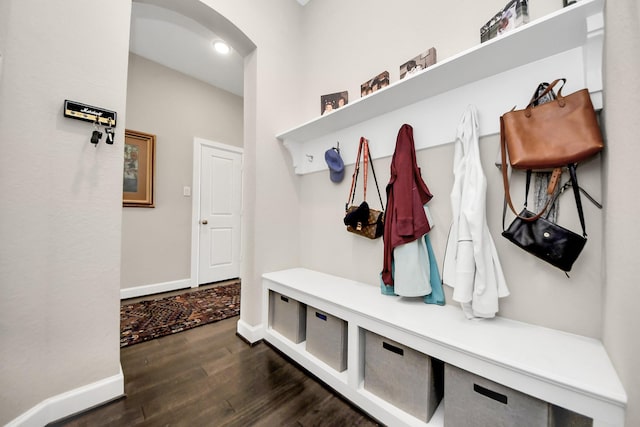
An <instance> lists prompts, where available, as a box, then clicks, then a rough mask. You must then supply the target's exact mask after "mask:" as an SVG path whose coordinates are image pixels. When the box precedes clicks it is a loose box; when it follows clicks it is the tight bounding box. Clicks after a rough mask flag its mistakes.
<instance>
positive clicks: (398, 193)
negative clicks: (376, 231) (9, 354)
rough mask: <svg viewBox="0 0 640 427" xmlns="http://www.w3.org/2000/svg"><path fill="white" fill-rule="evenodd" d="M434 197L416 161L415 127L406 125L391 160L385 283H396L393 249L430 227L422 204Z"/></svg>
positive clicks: (385, 238) (385, 222) (402, 129)
mask: <svg viewBox="0 0 640 427" xmlns="http://www.w3.org/2000/svg"><path fill="white" fill-rule="evenodd" d="M432 197H433V195H432V194H431V192H430V191H429V188H427V184H425V182H424V181H423V180H422V177H421V175H420V168H419V167H418V164H417V162H416V149H415V145H414V142H413V128H412V127H411V126H409V125H407V124H404V125H402V127H401V128H400V131H399V132H398V138H397V140H396V149H395V151H394V153H393V159H392V160H391V179H390V180H389V183H388V184H387V208H386V210H385V221H384V265H383V268H382V281H383V282H384V284H385V285H388V286H391V285H393V275H392V274H391V264H392V261H393V249H394V248H395V247H397V246H400V245H403V244H405V243H409V242H412V241H414V240H417V239H419V238H420V237H422V236H424V235H425V234H426V233H428V232H429V230H431V224H429V221H428V220H427V215H426V214H425V212H424V207H423V206H424V204H425V203H427V202H428V201H429V200H431V198H432Z"/></svg>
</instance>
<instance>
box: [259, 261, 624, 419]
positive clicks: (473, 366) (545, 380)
mask: <svg viewBox="0 0 640 427" xmlns="http://www.w3.org/2000/svg"><path fill="white" fill-rule="evenodd" d="M270 290H274V291H276V292H278V293H281V294H283V295H287V296H289V297H291V298H294V299H296V300H298V301H300V302H302V303H305V304H307V305H310V306H313V307H315V308H317V309H319V310H323V311H326V312H327V313H330V314H331V315H333V316H336V317H338V318H341V319H343V320H345V321H347V322H348V324H349V346H348V351H349V353H348V368H347V371H345V372H343V373H340V374H338V373H335V372H331V370H330V368H328V367H327V366H326V365H325V364H324V363H320V362H319V361H317V359H315V358H313V357H310V355H308V354H307V353H306V352H305V351H304V350H303V347H304V346H301V345H292V344H289V343H287V342H286V339H285V340H283V339H281V338H279V337H278V335H279V334H277V332H274V331H272V330H270V329H269V328H268V303H267V304H266V306H264V307H263V325H264V326H265V334H264V338H265V340H267V341H269V342H270V343H272V344H273V345H275V346H276V347H278V348H279V349H280V350H281V351H283V352H285V353H287V354H289V355H290V356H291V357H292V358H293V359H294V360H295V361H296V362H298V363H300V364H301V365H302V366H304V367H305V368H306V369H308V370H309V371H310V372H312V373H313V374H314V375H316V376H318V377H319V378H320V379H321V380H323V381H325V382H326V383H327V384H329V385H330V386H331V387H333V388H334V389H335V390H336V391H338V392H339V393H341V394H342V395H344V396H345V397H346V398H348V399H350V400H351V401H353V402H354V403H355V404H356V405H358V406H360V407H361V408H363V409H364V410H365V411H366V412H369V413H370V414H372V415H373V416H374V417H376V418H378V419H380V420H381V421H382V422H384V423H387V424H389V425H413V426H425V425H432V426H433V425H441V424H438V423H437V422H436V421H432V422H430V423H429V424H426V423H424V422H420V421H419V420H417V419H415V418H413V417H411V416H408V415H407V414H406V413H404V412H403V411H401V410H399V409H397V408H394V407H393V406H392V405H390V404H387V405H380V404H379V402H377V400H376V399H372V398H370V393H364V392H363V390H362V388H361V384H362V381H363V377H362V375H363V368H362V364H363V353H362V352H363V350H362V342H361V341H360V335H361V331H362V330H369V331H372V332H375V333H377V334H379V335H382V336H384V337H387V338H389V339H391V340H394V341H397V342H399V343H402V344H404V345H406V346H408V347H411V348H413V349H415V350H418V351H420V352H422V353H424V354H428V355H430V356H433V357H435V358H438V359H440V360H443V361H444V362H447V363H450V364H452V365H455V366H458V367H460V368H462V369H465V370H467V371H470V372H473V373H476V374H477V375H480V376H483V377H485V378H488V379H490V380H492V381H495V382H497V383H500V384H504V385H505V386H507V387H511V388H513V389H516V390H519V391H521V392H523V393H526V394H529V395H531V396H534V397H537V398H539V399H542V400H544V401H547V402H550V403H553V404H555V405H558V406H560V407H563V408H567V409H569V410H572V411H575V412H578V413H581V414H584V415H587V416H589V417H591V418H593V419H594V421H595V424H594V425H623V424H624V414H625V407H626V401H627V397H626V393H625V391H624V388H623V387H622V384H621V382H620V380H619V378H618V376H617V374H616V372H615V369H614V368H613V365H612V364H611V361H610V359H609V357H608V355H607V352H606V350H605V349H604V346H603V345H602V343H601V342H600V341H599V340H596V339H592V338H588V337H583V336H578V335H574V334H569V333H565V332H562V331H557V330H553V329H549V328H544V327H540V326H535V325H530V324H526V323H522V322H517V321H513V320H508V319H504V318H500V317H497V318H495V319H487V320H483V321H473V320H471V321H470V320H467V319H466V318H465V316H464V315H463V313H462V312H461V310H460V309H459V308H458V307H455V306H451V305H447V306H444V307H441V306H434V305H427V304H424V303H423V302H422V300H421V299H419V298H418V299H415V298H413V299H412V298H401V297H395V296H386V295H382V294H381V293H380V290H379V288H378V287H377V286H371V285H367V284H363V283H359V282H355V281H352V280H347V279H344V278H340V277H335V276H331V275H328V274H324V273H319V272H315V271H311V270H307V269H303V268H296V269H290V270H284V271H279V272H273V273H267V274H264V275H263V293H264V296H265V301H268V292H269V291H270ZM345 378H346V381H345ZM598 423H601V424H598Z"/></svg>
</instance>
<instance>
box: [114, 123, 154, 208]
mask: <svg viewBox="0 0 640 427" xmlns="http://www.w3.org/2000/svg"><path fill="white" fill-rule="evenodd" d="M155 152H156V136H155V135H151V134H149V133H144V132H138V131H135V130H130V129H125V132H124V176H123V180H122V205H123V206H127V207H142V208H153V207H154V204H153V177H154V169H155Z"/></svg>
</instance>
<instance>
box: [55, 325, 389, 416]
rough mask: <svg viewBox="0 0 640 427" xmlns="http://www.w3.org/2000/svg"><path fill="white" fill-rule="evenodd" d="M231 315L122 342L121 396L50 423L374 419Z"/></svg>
mask: <svg viewBox="0 0 640 427" xmlns="http://www.w3.org/2000/svg"><path fill="white" fill-rule="evenodd" d="M237 320H238V318H237V317H236V318H231V319H227V320H223V321H221V322H217V323H213V324H210V325H205V326H200V327H198V328H195V329H191V330H188V331H184V332H180V333H178V334H175V335H172V336H167V337H163V338H159V339H155V340H152V341H148V342H145V343H141V344H136V345H133V346H131V347H125V348H123V349H122V350H121V351H120V360H121V364H122V370H123V372H124V377H125V393H126V395H127V396H126V398H123V399H119V400H117V401H114V402H112V403H110V404H107V405H103V406H101V407H98V408H96V409H93V410H91V411H88V412H85V413H83V414H80V415H77V416H75V417H72V418H69V419H67V420H63V421H60V422H57V423H53V424H52V425H53V426H56V427H61V426H92V427H94V426H190V427H191V426H269V427H272V426H375V425H377V424H376V423H375V421H373V420H372V419H370V418H369V417H367V416H366V415H365V414H363V413H362V412H360V411H359V410H357V409H356V408H354V407H352V406H350V405H349V404H348V403H346V402H345V401H343V400H342V399H341V398H339V397H337V396H336V395H334V394H333V393H332V392H331V391H330V390H328V389H326V388H325V387H324V386H323V385H321V383H319V382H318V381H316V380H315V379H314V378H312V377H310V376H309V375H307V374H305V373H304V372H303V371H302V370H300V369H299V368H298V367H296V366H295V365H293V364H292V363H290V362H289V361H288V360H287V359H285V358H284V357H283V356H282V355H280V354H279V353H278V352H276V351H275V350H273V349H272V348H271V347H269V346H268V345H267V344H265V343H260V344H258V345H255V346H253V347H251V346H249V345H248V344H246V343H245V342H244V341H242V340H241V339H240V338H238V337H237V336H236V335H235V331H236V322H237Z"/></svg>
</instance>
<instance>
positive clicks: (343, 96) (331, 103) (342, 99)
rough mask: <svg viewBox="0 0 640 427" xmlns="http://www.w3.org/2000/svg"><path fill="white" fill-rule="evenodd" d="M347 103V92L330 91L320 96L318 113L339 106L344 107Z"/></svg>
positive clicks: (323, 112)
mask: <svg viewBox="0 0 640 427" xmlns="http://www.w3.org/2000/svg"><path fill="white" fill-rule="evenodd" d="M348 103H349V92H347V91H346V90H345V91H343V92H336V93H330V94H328V95H322V96H321V97H320V115H321V116H322V115H324V114H326V113H330V112H332V111H333V110H337V109H338V108H340V107H344V106H345V105H347V104H348Z"/></svg>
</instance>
